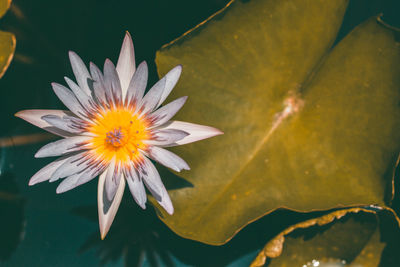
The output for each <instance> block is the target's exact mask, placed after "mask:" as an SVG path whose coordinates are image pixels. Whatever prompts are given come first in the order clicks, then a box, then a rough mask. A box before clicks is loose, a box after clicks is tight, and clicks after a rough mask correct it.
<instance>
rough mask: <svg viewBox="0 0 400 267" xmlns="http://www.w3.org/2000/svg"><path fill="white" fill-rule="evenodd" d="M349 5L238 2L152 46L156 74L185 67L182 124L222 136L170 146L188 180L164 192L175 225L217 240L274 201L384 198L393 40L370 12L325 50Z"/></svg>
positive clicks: (391, 132) (399, 118) (311, 205)
mask: <svg viewBox="0 0 400 267" xmlns="http://www.w3.org/2000/svg"><path fill="white" fill-rule="evenodd" d="M346 5H347V1H323V0H318V1H317V0H288V1H279V0H264V1H263V0H253V1H246V2H241V1H235V2H232V3H231V4H230V5H229V6H228V7H227V8H226V9H225V10H223V11H222V12H220V13H218V14H217V15H216V16H214V17H213V18H211V19H210V20H209V21H207V22H206V23H203V24H202V25H201V26H200V27H198V28H196V29H195V30H194V31H192V32H190V33H188V34H185V35H184V36H183V37H181V38H179V39H178V40H176V41H174V42H173V43H171V44H169V45H167V46H165V47H163V48H162V49H161V50H160V51H159V52H158V53H157V57H156V63H157V66H158V69H159V73H160V74H161V75H163V74H165V73H166V72H167V71H168V70H169V69H171V68H172V67H173V66H175V65H177V64H182V65H183V74H182V78H181V80H180V82H179V83H178V85H177V87H176V88H175V89H174V93H173V94H172V96H171V98H170V99H174V98H176V97H178V96H182V95H188V96H189V100H188V102H187V103H186V105H185V107H184V108H183V110H182V111H180V113H179V114H178V116H177V119H178V120H183V121H190V122H195V123H200V124H205V125H211V126H214V127H217V128H220V129H221V130H222V131H224V132H225V134H224V135H223V136H219V137H216V138H213V139H210V140H206V141H201V142H197V143H194V144H190V145H185V146H181V147H178V148H177V149H176V150H175V152H177V153H178V154H180V155H181V156H182V157H183V158H184V159H186V160H187V161H188V163H189V165H190V166H191V170H190V171H188V172H183V173H182V174H181V175H182V176H183V177H184V178H185V179H187V180H188V181H190V182H191V183H192V184H193V187H190V188H184V189H178V190H174V191H171V192H170V194H171V198H172V201H173V203H174V206H175V214H174V215H173V216H168V215H166V214H163V215H164V216H163V218H162V219H163V221H164V222H165V223H166V224H167V225H168V226H169V227H170V228H171V229H172V230H174V231H175V232H176V233H178V234H179V235H182V236H184V237H186V238H190V239H195V240H199V241H201V242H205V243H209V244H221V243H224V242H226V241H227V240H229V239H230V238H231V237H232V236H233V235H234V234H235V233H237V232H238V231H239V230H240V229H241V228H242V227H244V226H245V225H246V224H248V223H249V222H252V221H254V220H256V219H258V218H260V217H261V216H263V215H265V214H268V213H270V212H273V211H274V210H276V209H278V208H287V209H292V210H297V211H302V212H308V211H314V210H325V209H330V208H333V207H338V206H354V205H359V204H362V205H369V204H380V205H384V203H385V202H384V198H385V190H386V189H387V188H388V185H390V183H391V178H390V177H386V176H387V174H390V173H391V170H392V169H393V166H394V164H395V159H396V157H397V154H398V152H399V150H400V142H399V140H400V107H399V105H398V103H399V100H400V91H399V89H398V88H399V87H400V79H399V77H400V65H399V62H400V47H399V45H398V44H397V43H396V41H395V38H394V33H393V32H392V30H389V29H387V28H385V27H384V26H383V25H381V24H380V23H378V22H377V21H376V18H373V19H370V20H369V21H368V22H366V23H364V24H363V25H361V26H359V27H358V28H356V29H355V30H354V31H353V32H351V33H350V34H349V35H348V36H347V37H346V38H345V39H344V40H342V41H341V42H340V43H339V44H338V45H337V46H336V47H335V48H334V49H333V51H331V50H330V46H331V45H332V43H333V41H334V40H335V36H336V34H337V31H338V29H339V27H340V24H341V21H342V17H343V14H344V12H345V8H346ZM388 192H389V194H390V193H391V190H388Z"/></svg>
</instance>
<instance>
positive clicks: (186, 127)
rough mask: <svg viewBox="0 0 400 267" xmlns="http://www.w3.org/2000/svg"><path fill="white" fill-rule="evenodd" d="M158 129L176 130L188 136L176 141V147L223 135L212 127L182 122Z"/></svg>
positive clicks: (175, 122)
mask: <svg viewBox="0 0 400 267" xmlns="http://www.w3.org/2000/svg"><path fill="white" fill-rule="evenodd" d="M158 129H160V130H163V129H177V130H182V131H185V132H187V133H189V135H188V136H186V137H185V138H183V139H181V140H179V141H177V142H176V145H184V144H188V143H192V142H196V141H199V140H203V139H206V138H210V137H213V136H216V135H221V134H223V132H221V131H220V130H218V129H216V128H213V127H209V126H204V125H200V124H194V123H189V122H183V121H170V122H168V123H166V124H164V125H162V126H160V127H159V128H158Z"/></svg>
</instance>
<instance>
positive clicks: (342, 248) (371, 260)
mask: <svg viewBox="0 0 400 267" xmlns="http://www.w3.org/2000/svg"><path fill="white" fill-rule="evenodd" d="M382 217H384V219H383V220H382ZM393 226H395V228H393ZM380 230H384V231H385V230H386V232H388V231H394V232H391V235H393V236H397V237H398V236H399V230H398V221H397V217H396V216H395V215H394V214H393V213H392V211H391V210H378V212H377V211H374V210H368V209H364V208H353V209H347V210H346V209H345V210H338V211H335V212H332V213H329V214H327V215H324V216H322V217H319V218H315V219H311V220H308V221H305V222H302V223H298V224H296V225H293V226H291V227H289V228H287V229H285V230H284V231H283V232H282V233H280V234H279V235H277V236H276V237H275V238H273V239H272V240H271V241H269V242H268V243H267V244H266V245H265V247H264V248H263V249H262V250H261V252H260V253H259V254H258V256H257V258H256V259H255V260H254V261H253V263H252V265H251V266H252V267H257V266H263V265H264V264H265V263H266V262H267V261H268V262H270V264H269V265H268V266H271V267H272V266H281V267H285V266H319V265H320V266H324V265H323V264H326V265H327V266H354V267H356V266H365V267H377V266H381V265H379V263H380V262H381V255H382V252H383V250H384V248H385V245H386V243H390V244H391V245H392V243H391V240H385V241H383V239H382V236H381V234H380ZM399 242H400V241H399V240H397V244H398V243H399ZM392 256H393V255H392ZM387 258H389V256H388V255H387ZM391 259H393V258H391ZM386 260H388V259H386ZM328 264H331V265H328ZM391 266H394V265H391Z"/></svg>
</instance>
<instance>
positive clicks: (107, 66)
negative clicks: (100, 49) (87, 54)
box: [104, 59, 123, 104]
mask: <svg viewBox="0 0 400 267" xmlns="http://www.w3.org/2000/svg"><path fill="white" fill-rule="evenodd" d="M104 85H105V90H106V95H108V97H110V99H112V100H113V101H114V103H115V104H116V103H122V101H123V98H122V90H121V83H120V80H119V77H118V73H117V71H116V70H115V67H114V64H113V63H112V62H111V60H109V59H106V61H105V62H104Z"/></svg>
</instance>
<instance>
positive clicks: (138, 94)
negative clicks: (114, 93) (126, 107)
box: [125, 61, 148, 104]
mask: <svg viewBox="0 0 400 267" xmlns="http://www.w3.org/2000/svg"><path fill="white" fill-rule="evenodd" d="M147 79H148V68H147V63H146V61H143V62H142V63H140V64H139V66H138V68H137V70H136V71H135V73H134V74H133V77H132V79H131V81H130V83H129V87H128V91H127V93H126V97H125V103H126V104H129V103H136V104H137V103H139V102H140V101H141V100H142V98H143V95H144V91H145V90H146V85H147Z"/></svg>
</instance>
